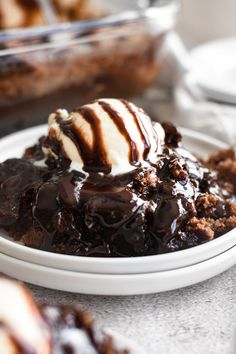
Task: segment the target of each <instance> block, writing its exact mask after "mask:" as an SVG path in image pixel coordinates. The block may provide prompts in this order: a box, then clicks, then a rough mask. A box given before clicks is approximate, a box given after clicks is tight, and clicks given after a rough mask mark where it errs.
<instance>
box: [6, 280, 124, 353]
mask: <svg viewBox="0 0 236 354" xmlns="http://www.w3.org/2000/svg"><path fill="white" fill-rule="evenodd" d="M0 294H1V302H0V349H1V354H31V353H32V354H129V350H126V349H124V350H118V349H116V347H115V343H114V342H113V338H112V337H111V336H110V335H108V334H106V333H105V332H104V331H103V330H102V329H100V328H99V327H98V326H97V324H96V323H95V322H94V320H93V318H92V317H91V315H90V314H89V313H88V312H86V311H84V310H82V309H81V308H80V307H79V306H77V305H69V306H68V305H67V306H50V305H43V306H39V305H37V304H36V303H35V301H34V299H33V297H32V295H31V294H30V292H29V291H28V290H27V289H26V288H24V287H23V286H22V284H21V283H18V282H15V281H10V280H8V279H5V278H0ZM10 309H11V310H10ZM12 311H13V312H12ZM12 314H13V316H12Z"/></svg>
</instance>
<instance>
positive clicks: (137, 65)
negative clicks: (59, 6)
mask: <svg viewBox="0 0 236 354" xmlns="http://www.w3.org/2000/svg"><path fill="white" fill-rule="evenodd" d="M95 2H96V1H95V0H94V6H95V5H96V8H98V4H97V3H96V4H95ZM149 3H152V6H148V4H149ZM99 6H100V8H101V9H102V10H100V11H101V12H102V13H103V15H102V16H101V17H98V18H94V19H92V20H91V19H90V20H82V21H77V22H67V23H63V22H62V23H51V24H48V25H44V26H41V27H31V28H21V29H10V30H2V31H0V113H1V115H0V134H1V136H3V135H5V134H7V133H9V132H12V131H15V130H19V129H22V128H24V127H26V126H31V125H35V124H39V123H44V122H46V119H47V116H48V113H49V112H52V111H54V110H55V109H56V108H58V107H63V108H67V109H69V110H70V109H72V108H75V107H76V106H78V105H80V104H82V103H86V102H88V101H91V100H93V99H95V98H98V97H105V96H106V97H123V98H131V99H132V98H134V97H140V95H143V94H144V93H145V92H146V91H147V90H148V89H149V88H150V87H152V86H153V85H154V83H156V82H158V76H159V73H160V70H161V47H162V43H163V40H164V38H165V36H166V33H167V32H168V31H169V30H170V29H171V28H172V27H173V25H174V24H175V21H176V17H177V14H178V9H179V2H178V1H176V0H172V1H129V0H126V1H122V0H110V1H109V2H108V1H100V2H99ZM94 8H95V7H94Z"/></svg>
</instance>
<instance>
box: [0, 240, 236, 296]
mask: <svg viewBox="0 0 236 354" xmlns="http://www.w3.org/2000/svg"><path fill="white" fill-rule="evenodd" d="M235 255H236V245H235V246H233V247H231V248H230V249H229V250H227V251H225V252H222V253H221V254H219V255H217V256H215V257H212V258H211V259H209V260H205V261H203V262H200V263H197V264H194V265H191V266H188V267H183V268H180V269H174V270H168V271H164V272H155V273H144V274H117V275H114V274H96V273H81V272H73V271H68V270H62V269H56V268H52V267H45V266H42V265H37V264H32V263H30V262H27V261H22V260H19V259H16V258H13V257H10V256H7V255H4V254H2V253H0V261H1V263H2V264H3V263H4V262H5V263H7V264H8V266H7V270H6V271H4V270H3V272H4V273H5V274H7V275H8V276H11V277H13V278H17V279H20V280H21V281H25V282H28V283H31V284H34V285H37V286H43V287H46V288H50V289H54V290H60V291H66V292H73V293H80V294H93V295H101V296H120V295H122V296H126V295H141V294H152V293H158V292H164V291H170V290H175V289H179V288H184V287H187V286H190V285H193V284H197V283H200V282H202V281H205V280H208V279H210V278H212V277H214V276H216V275H218V274H221V273H223V272H224V271H226V270H227V269H229V268H231V267H232V266H234V265H235V264H236V257H235ZM4 258H5V261H4ZM22 267H23V269H24V272H21V271H20V270H21V269H22ZM12 268H13V271H12ZM35 273H36V274H39V273H40V275H41V276H40V277H39V276H36V277H35V278H34V274H35ZM16 274H20V276H19V275H16ZM47 274H50V276H49V279H47V276H45V275H47ZM51 278H52V279H53V280H52V279H51ZM32 279H33V280H32ZM55 279H56V283H57V285H55V284H54V283H53V281H54V282H55ZM58 279H63V282H62V281H60V282H58ZM157 279H158V281H157ZM78 280H79V281H78ZM96 283H97V284H96ZM108 284H109V285H108Z"/></svg>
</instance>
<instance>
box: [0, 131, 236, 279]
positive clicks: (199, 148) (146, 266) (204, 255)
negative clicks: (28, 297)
mask: <svg viewBox="0 0 236 354" xmlns="http://www.w3.org/2000/svg"><path fill="white" fill-rule="evenodd" d="M46 130H47V128H46V125H44V126H39V127H35V128H30V129H27V130H24V131H22V132H19V133H16V134H12V135H10V136H8V137H6V138H4V139H1V141H0V161H3V160H5V159H7V158H9V157H15V156H21V155H22V152H23V151H24V149H25V147H27V146H30V145H31V144H34V143H35V142H36V140H37V138H38V137H39V136H41V135H43V134H45V133H46ZM181 131H182V133H183V136H184V145H185V146H186V147H187V148H188V149H190V150H191V151H193V152H196V153H198V154H200V155H202V156H206V155H208V154H210V153H212V152H214V151H216V150H217V149H219V148H224V147H226V145H225V144H224V143H222V142H220V141H219V140H216V139H214V138H211V137H209V136H206V135H203V134H200V133H196V132H193V131H191V130H187V129H181ZM1 236H2V237H0V252H2V253H4V254H6V255H9V256H11V257H14V258H17V259H21V260H27V261H28V262H30V263H35V264H39V265H43V266H47V267H53V268H58V269H64V270H70V271H77V272H87V273H98V274H101V273H102V274H135V273H149V272H157V271H163V270H171V269H176V268H181V267H186V266H189V265H192V264H196V263H199V262H202V261H204V260H207V259H209V258H212V257H214V256H216V255H218V254H220V253H222V252H224V251H226V250H227V249H229V248H231V247H232V246H234V245H235V244H236V230H232V231H230V232H228V233H227V234H225V235H224V236H221V237H219V238H218V239H216V240H213V241H210V242H208V243H206V244H204V245H200V246H196V247H194V248H191V249H187V250H183V251H179V252H174V253H169V254H164V255H157V256H147V257H133V258H130V257H127V258H111V259H106V258H98V257H96V258H95V257H78V256H66V255H60V254H54V253H49V252H44V251H40V250H35V249H31V248H29V247H25V246H24V245H20V244H18V243H16V242H14V241H11V240H9V239H7V234H6V232H4V231H3V230H2V231H1Z"/></svg>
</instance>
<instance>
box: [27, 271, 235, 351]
mask: <svg viewBox="0 0 236 354" xmlns="http://www.w3.org/2000/svg"><path fill="white" fill-rule="evenodd" d="M30 289H31V290H32V291H33V293H34V294H35V296H36V298H37V300H38V301H39V302H40V303H50V304H63V303H66V304H71V303H74V302H76V303H80V304H81V306H82V307H83V308H86V309H89V310H90V311H92V313H93V314H94V315H95V316H96V318H97V320H98V322H99V323H100V324H101V325H102V326H105V327H110V328H112V329H114V330H116V331H118V332H120V333H121V334H124V335H126V336H127V337H129V338H132V339H134V340H135V341H136V342H138V343H139V344H140V345H142V346H143V348H144V349H146V351H147V354H235V353H236V267H233V268H231V269H230V270H228V271H227V272H225V273H223V274H221V275H219V276H217V277H215V278H213V279H210V280H208V281H205V282H203V283H200V284H196V285H194V286H191V287H188V288H184V289H179V290H175V291H170V292H165V293H160V294H153V295H143V296H140V295H139V296H127V297H120V296H119V297H107V296H88V295H78V294H72V293H65V292H59V291H53V290H49V289H44V288H39V287H36V286H32V285H30Z"/></svg>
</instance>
